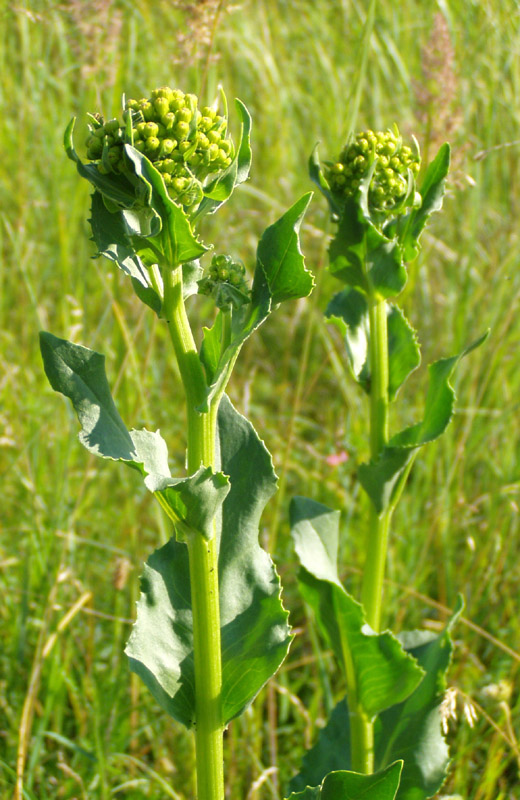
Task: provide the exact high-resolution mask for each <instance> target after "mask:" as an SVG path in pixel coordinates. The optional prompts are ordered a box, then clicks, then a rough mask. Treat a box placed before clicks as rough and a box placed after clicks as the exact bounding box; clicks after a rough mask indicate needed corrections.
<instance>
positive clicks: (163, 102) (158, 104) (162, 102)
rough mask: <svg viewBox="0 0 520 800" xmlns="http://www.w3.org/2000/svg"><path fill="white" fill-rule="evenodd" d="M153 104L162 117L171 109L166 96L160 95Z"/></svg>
mask: <svg viewBox="0 0 520 800" xmlns="http://www.w3.org/2000/svg"><path fill="white" fill-rule="evenodd" d="M153 106H154V108H155V110H156V112H157V114H158V115H159V116H160V117H163V116H164V115H165V114H167V113H168V111H169V110H170V103H169V102H168V100H167V99H166V97H158V98H157V100H154V101H153Z"/></svg>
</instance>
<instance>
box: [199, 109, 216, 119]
mask: <svg viewBox="0 0 520 800" xmlns="http://www.w3.org/2000/svg"><path fill="white" fill-rule="evenodd" d="M200 113H201V114H202V116H203V117H209V118H210V119H214V118H215V115H216V113H217V112H216V111H215V109H214V108H210V106H204V108H201V112H200Z"/></svg>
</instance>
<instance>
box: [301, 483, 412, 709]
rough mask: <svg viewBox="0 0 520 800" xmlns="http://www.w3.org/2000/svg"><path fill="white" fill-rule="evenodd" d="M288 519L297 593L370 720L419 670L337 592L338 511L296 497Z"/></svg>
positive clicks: (406, 691) (405, 690)
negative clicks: (296, 561)
mask: <svg viewBox="0 0 520 800" xmlns="http://www.w3.org/2000/svg"><path fill="white" fill-rule="evenodd" d="M290 516H291V536H292V538H293V541H294V545H295V549H296V553H297V555H298V558H299V560H300V564H301V567H302V569H301V571H300V574H299V576H298V580H299V582H300V587H301V592H302V595H303V597H304V599H305V600H306V602H307V603H308V604H309V605H310V606H311V608H312V609H313V611H314V613H315V614H316V617H317V621H318V623H319V626H320V628H321V630H322V631H323V633H324V635H325V637H326V639H327V643H328V645H329V646H330V647H332V649H333V651H334V654H335V656H336V658H337V659H338V661H339V662H340V663H341V665H342V668H343V672H344V674H345V676H346V680H347V685H350V686H351V687H352V688H353V691H355V693H356V697H357V705H358V707H359V708H360V709H361V710H362V711H363V712H364V714H365V715H366V716H367V717H368V718H369V719H374V717H375V716H376V715H377V714H379V713H380V712H381V711H382V710H383V709H385V708H388V707H389V706H391V705H393V704H394V703H395V702H399V701H400V700H404V698H406V697H408V696H409V695H410V694H411V692H413V690H414V689H415V688H416V686H417V685H418V683H419V682H420V680H421V678H422V675H423V673H422V670H421V669H419V668H418V667H417V664H416V663H415V661H414V660H413V659H412V658H410V657H409V656H408V655H407V654H406V653H405V652H404V650H403V648H402V647H401V645H400V644H399V642H398V640H397V639H396V638H395V636H393V634H391V633H390V632H388V631H387V632H385V633H381V634H376V633H374V631H372V630H371V628H369V626H368V625H367V623H366V620H365V615H364V612H363V608H362V606H361V605H360V604H359V603H357V602H356V601H355V600H354V598H353V597H351V596H350V595H349V594H348V593H347V592H346V591H345V589H344V588H343V585H342V584H341V582H340V580H339V577H338V567H337V553H338V539H339V517H340V514H339V511H331V510H330V509H329V508H327V507H326V506H324V505H322V504H321V503H316V502H315V501H314V500H308V499H307V498H304V497H296V498H294V499H293V500H292V502H291V509H290Z"/></svg>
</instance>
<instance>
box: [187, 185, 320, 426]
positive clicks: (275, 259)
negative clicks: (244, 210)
mask: <svg viewBox="0 0 520 800" xmlns="http://www.w3.org/2000/svg"><path fill="white" fill-rule="evenodd" d="M310 198H311V194H306V195H304V196H303V197H302V198H300V200H298V201H297V202H296V203H295V204H294V205H293V206H292V207H291V208H290V209H289V210H288V211H286V213H285V214H284V215H283V216H282V217H280V219H279V220H277V222H275V223H274V224H273V225H271V226H270V227H269V228H267V229H266V230H265V231H264V234H263V235H262V238H261V239H260V242H259V244H258V252H257V264H256V269H255V276H254V280H253V288H252V292H251V303H249V304H247V305H244V306H242V307H241V308H239V309H235V310H234V311H233V315H232V321H231V337H230V343H229V345H228V346H227V347H226V348H225V349H224V350H223V351H221V350H220V351H219V345H218V341H217V339H218V336H219V333H220V328H219V325H220V324H221V320H220V321H219V317H217V321H216V323H215V325H214V327H213V328H211V329H205V333H204V342H203V345H202V350H201V358H202V361H203V364H204V368H205V370H206V374H207V376H208V379H209V380H210V381H211V385H210V386H209V389H208V394H207V397H206V402H205V403H204V404H203V405H201V406H200V408H199V410H200V411H202V412H204V411H206V410H207V408H208V405H209V403H210V402H211V400H212V399H213V398H214V397H218V396H219V394H220V393H221V392H222V391H224V389H225V386H226V384H227V381H228V379H229V375H230V372H231V369H232V367H233V364H234V363H235V360H236V358H237V356H238V353H239V352H240V349H241V347H242V345H243V344H244V342H245V341H246V340H247V339H248V338H249V336H251V334H252V333H253V331H255V330H256V329H257V328H258V327H259V326H260V325H261V324H262V323H263V322H264V321H265V320H266V319H267V317H268V316H269V314H270V313H271V311H272V310H273V306H275V305H277V304H278V303H281V302H283V301H284V300H291V299H296V298H299V297H306V296H307V295H308V294H309V293H310V292H311V291H312V287H313V283H314V282H313V278H312V275H311V273H310V272H308V271H307V269H306V268H305V261H304V257H303V255H302V253H301V250H300V246H299V240H298V231H299V228H300V225H301V221H302V218H303V215H304V213H305V209H306V208H307V206H308V204H309V202H310ZM217 353H218V356H217Z"/></svg>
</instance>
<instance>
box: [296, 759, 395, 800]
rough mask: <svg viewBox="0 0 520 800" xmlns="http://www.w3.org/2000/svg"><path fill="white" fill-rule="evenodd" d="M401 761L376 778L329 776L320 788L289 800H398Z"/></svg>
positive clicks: (346, 774)
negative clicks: (396, 799) (396, 798)
mask: <svg viewBox="0 0 520 800" xmlns="http://www.w3.org/2000/svg"><path fill="white" fill-rule="evenodd" d="M402 768H403V762H402V761H396V762H395V764H391V765H390V766H389V767H387V768H386V769H385V770H383V771H381V772H376V773H374V774H373V775H361V774H360V773H358V772H346V771H343V770H342V771H337V772H331V773H329V774H328V775H327V776H326V778H325V779H324V781H323V783H322V784H321V786H320V787H316V788H313V789H311V788H310V787H307V788H306V789H304V791H303V792H298V793H297V794H291V795H290V797H289V798H288V800H314V798H317V799H318V800H395V797H396V792H397V789H398V787H399V780H400V776H401V770H402Z"/></svg>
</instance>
